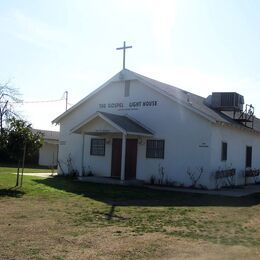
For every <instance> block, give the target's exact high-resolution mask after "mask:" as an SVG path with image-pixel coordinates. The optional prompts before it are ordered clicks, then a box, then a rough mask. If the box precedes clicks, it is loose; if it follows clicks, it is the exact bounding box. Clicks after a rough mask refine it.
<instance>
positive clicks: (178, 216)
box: [0, 173, 260, 259]
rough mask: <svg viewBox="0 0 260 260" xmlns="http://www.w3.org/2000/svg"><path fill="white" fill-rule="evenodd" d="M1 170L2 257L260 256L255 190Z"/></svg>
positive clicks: (259, 197)
mask: <svg viewBox="0 0 260 260" xmlns="http://www.w3.org/2000/svg"><path fill="white" fill-rule="evenodd" d="M14 183H15V175H12V174H4V173H3V174H0V209H1V211H0V212H1V218H0V245H1V246H0V259H158V258H162V259H183V258H185V259H220V258H221V259H245V258H246V259H259V257H260V194H257V195H254V196H247V197H244V198H229V197H219V196H209V195H201V194H190V193H181V192H169V191H157V190H149V189H145V188H141V187H140V188H137V187H121V186H113V185H103V184H90V183H80V182H76V181H73V180H72V179H69V178H62V177H56V178H48V179H44V178H39V177H33V176H25V177H24V186H23V188H21V189H14V188H12V187H13V185H14Z"/></svg>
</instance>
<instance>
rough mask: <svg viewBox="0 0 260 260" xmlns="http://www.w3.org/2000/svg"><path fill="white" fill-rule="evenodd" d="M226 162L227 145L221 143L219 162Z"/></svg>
mask: <svg viewBox="0 0 260 260" xmlns="http://www.w3.org/2000/svg"><path fill="white" fill-rule="evenodd" d="M226 160H227V143H225V142H222V147H221V161H226Z"/></svg>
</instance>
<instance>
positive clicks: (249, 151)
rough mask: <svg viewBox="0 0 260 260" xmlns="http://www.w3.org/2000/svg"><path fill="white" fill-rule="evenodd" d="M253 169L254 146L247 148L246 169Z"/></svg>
mask: <svg viewBox="0 0 260 260" xmlns="http://www.w3.org/2000/svg"><path fill="white" fill-rule="evenodd" d="M251 167H252V146H247V147H246V168H251Z"/></svg>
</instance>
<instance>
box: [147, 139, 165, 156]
mask: <svg viewBox="0 0 260 260" xmlns="http://www.w3.org/2000/svg"><path fill="white" fill-rule="evenodd" d="M146 158H161V159H163V158H164V140H147V143H146Z"/></svg>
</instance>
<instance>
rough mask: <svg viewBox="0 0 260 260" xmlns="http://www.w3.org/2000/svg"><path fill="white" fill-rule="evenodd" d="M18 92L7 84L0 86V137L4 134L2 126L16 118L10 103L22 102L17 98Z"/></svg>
mask: <svg viewBox="0 0 260 260" xmlns="http://www.w3.org/2000/svg"><path fill="white" fill-rule="evenodd" d="M19 96H20V93H19V91H18V90H17V89H16V88H13V87H11V86H10V85H9V82H7V83H5V84H0V135H2V134H3V132H4V125H5V123H6V122H7V121H8V119H9V118H11V117H13V116H15V117H18V114H17V112H15V110H14V108H13V105H12V102H22V101H21V100H20V99H19V98H18V97H19Z"/></svg>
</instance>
